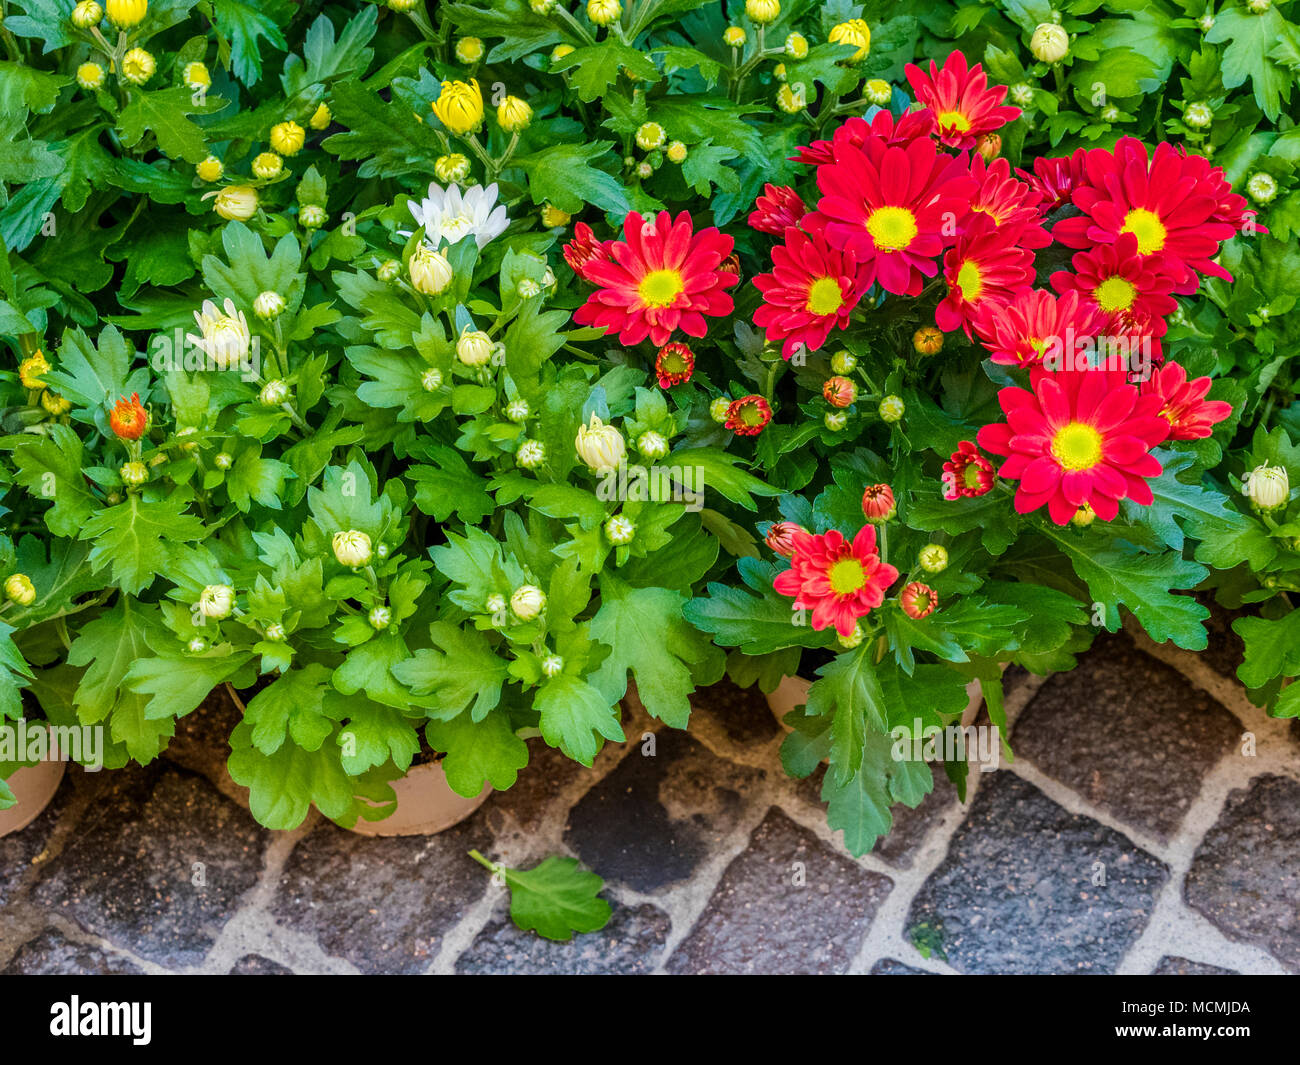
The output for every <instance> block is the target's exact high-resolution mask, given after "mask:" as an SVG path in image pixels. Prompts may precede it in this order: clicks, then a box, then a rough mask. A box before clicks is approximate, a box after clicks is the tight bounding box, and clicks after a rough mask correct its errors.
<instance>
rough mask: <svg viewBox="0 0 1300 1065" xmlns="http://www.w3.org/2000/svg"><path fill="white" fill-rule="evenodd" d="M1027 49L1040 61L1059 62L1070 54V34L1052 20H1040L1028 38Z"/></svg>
mask: <svg viewBox="0 0 1300 1065" xmlns="http://www.w3.org/2000/svg"><path fill="white" fill-rule="evenodd" d="M1029 51H1030V52H1032V53H1033V56H1034V58H1035V59H1037V60H1038V61H1039V62H1042V63H1059V62H1060V61H1061V60H1062V59H1064V58H1065V57H1066V56H1067V55H1069V54H1070V35H1069V34H1068V33H1066V32H1065V30H1064V29H1062V28H1061V27H1060V26H1058V25H1056V23H1054V22H1040V23H1039V24H1038V26H1037V27H1036V28H1035V30H1034V34H1033V36H1032V37H1030V38H1029Z"/></svg>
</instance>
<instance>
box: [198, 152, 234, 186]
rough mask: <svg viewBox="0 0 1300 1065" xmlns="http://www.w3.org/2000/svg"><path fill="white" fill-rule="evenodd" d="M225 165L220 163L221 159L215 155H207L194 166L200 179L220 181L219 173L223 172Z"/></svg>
mask: <svg viewBox="0 0 1300 1065" xmlns="http://www.w3.org/2000/svg"><path fill="white" fill-rule="evenodd" d="M225 169H226V168H225V167H224V166H222V165H221V160H220V159H218V158H217V157H216V156H215V155H209V156H208V157H207V158H206V159H204V160H203V162H201V163H199V165H198V166H196V167H195V168H194V170H195V172H196V173H197V174H198V175H199V180H200V181H220V180H221V175H222V174H223V173H224V172H225Z"/></svg>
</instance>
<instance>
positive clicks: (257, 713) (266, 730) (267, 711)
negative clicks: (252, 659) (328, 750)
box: [244, 662, 334, 755]
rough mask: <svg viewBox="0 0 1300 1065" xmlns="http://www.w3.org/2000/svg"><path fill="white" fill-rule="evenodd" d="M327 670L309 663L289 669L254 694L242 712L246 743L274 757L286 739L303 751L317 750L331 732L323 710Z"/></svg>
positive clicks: (328, 675)
mask: <svg viewBox="0 0 1300 1065" xmlns="http://www.w3.org/2000/svg"><path fill="white" fill-rule="evenodd" d="M329 679H330V670H329V667H327V666H324V665H321V664H320V663H319V662H312V663H309V664H308V665H306V666H304V667H303V668H302V669H291V670H289V671H288V672H286V673H284V674H282V675H281V676H279V677H277V678H276V679H275V680H274V681H272V682H271V683H270V684H268V685H267V686H266V687H265V688H263V689H262V690H261V691H260V692H258V693H257V694H256V695H254V696H253V697H252V698H251V699H250V700H249V701H248V705H247V707H246V708H245V710H244V721H245V722H246V723H248V724H249V725H250V726H252V730H251V732H250V733H249V735H248V739H249V742H250V743H251V744H252V746H253V747H255V748H257V750H259V751H261V752H262V753H263V754H266V755H271V754H275V752H276V751H278V750H279V749H280V748H281V746H283V744H284V742H285V740H286V739H291V740H292V741H293V743H295V744H296V745H297V746H298V747H301V748H302V749H303V750H304V751H317V750H319V749H320V746H321V744H322V743H324V742H325V740H326V739H327V738H328V737H329V736H330V734H331V733H333V731H334V722H333V721H331V720H330V719H329V718H328V717H327V716H326V715H325V710H324V705H325V696H326V694H327V693H328V691H329V688H328V684H329Z"/></svg>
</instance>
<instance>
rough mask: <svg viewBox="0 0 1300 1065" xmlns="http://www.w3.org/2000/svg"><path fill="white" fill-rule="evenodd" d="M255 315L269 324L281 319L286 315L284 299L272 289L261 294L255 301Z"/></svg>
mask: <svg viewBox="0 0 1300 1065" xmlns="http://www.w3.org/2000/svg"><path fill="white" fill-rule="evenodd" d="M253 313H254V314H255V315H257V316H258V317H259V318H261V319H262V320H263V321H267V322H269V321H271V320H272V319H274V318H279V317H280V315H282V314H283V313H284V297H283V296H281V295H280V293H278V292H275V291H273V290H271V289H267V290H266V291H265V292H259V293H258V294H257V298H256V299H255V300H253Z"/></svg>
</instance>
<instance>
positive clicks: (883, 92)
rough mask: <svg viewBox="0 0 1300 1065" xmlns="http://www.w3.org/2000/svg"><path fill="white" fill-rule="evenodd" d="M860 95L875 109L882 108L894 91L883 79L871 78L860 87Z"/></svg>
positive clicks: (890, 98)
mask: <svg viewBox="0 0 1300 1065" xmlns="http://www.w3.org/2000/svg"><path fill="white" fill-rule="evenodd" d="M862 95H863V96H865V97H866V98H867V100H868V101H869V102H871V103H873V104H875V105H876V106H877V107H884V106H885V105H886V104H888V103H889V101H890V100H892V99H893V97H894V90H893V88H892V86H890V84H889V82H887V81H885V80H884V79H883V78H872V79H871V80H870V81H868V82H867V83H866V84H865V85H864V86H862Z"/></svg>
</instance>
